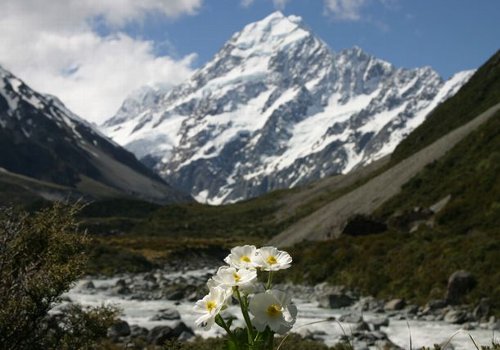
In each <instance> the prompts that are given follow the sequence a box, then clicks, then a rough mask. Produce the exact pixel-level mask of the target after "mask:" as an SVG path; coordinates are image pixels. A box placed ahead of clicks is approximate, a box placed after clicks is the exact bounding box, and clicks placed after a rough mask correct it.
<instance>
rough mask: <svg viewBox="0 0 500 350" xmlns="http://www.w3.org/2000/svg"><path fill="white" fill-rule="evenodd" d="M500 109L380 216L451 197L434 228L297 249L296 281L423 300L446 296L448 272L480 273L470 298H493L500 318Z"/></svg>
mask: <svg viewBox="0 0 500 350" xmlns="http://www.w3.org/2000/svg"><path fill="white" fill-rule="evenodd" d="M499 130H500V112H499V113H497V114H496V115H495V116H494V117H493V118H492V119H491V120H490V121H488V122H487V123H486V124H484V125H483V126H482V127H480V128H479V129H478V130H477V131H475V132H473V133H472V134H470V135H469V136H468V137H467V138H465V139H464V140H463V141H462V142H460V143H459V144H458V145H457V146H455V147H454V148H453V149H452V151H450V152H449V153H448V154H447V155H446V156H445V157H444V158H442V159H440V160H439V161H437V162H435V163H434V164H432V165H431V166H428V167H427V168H426V169H425V170H424V171H422V172H421V173H419V174H418V175H417V176H416V177H415V178H413V179H412V180H411V181H410V182H409V183H408V184H407V185H406V186H404V188H403V191H402V192H401V193H400V194H399V195H398V196H396V197H394V198H393V199H392V200H390V201H389V202H387V203H386V204H385V205H383V206H382V207H381V208H380V209H379V210H378V211H377V213H376V216H378V217H379V218H380V219H385V220H388V222H390V218H391V216H393V215H394V214H398V215H401V213H411V212H412V210H413V208H414V207H423V208H427V207H429V206H430V205H432V204H434V203H436V202H437V201H439V200H440V199H442V198H444V197H447V196H448V195H451V197H450V200H449V202H448V204H447V205H446V206H445V208H444V209H443V210H442V211H440V212H438V213H437V214H436V215H435V217H434V226H433V227H429V226H427V225H422V226H421V227H420V228H419V229H418V230H417V231H416V232H413V233H408V232H407V231H401V230H398V228H396V227H395V228H392V229H390V230H389V231H388V232H385V233H383V234H380V235H369V236H365V237H348V236H344V237H341V238H340V239H338V240H333V241H328V242H321V243H307V244H299V245H297V246H295V247H294V248H293V249H292V254H293V255H294V259H295V262H296V264H295V265H294V268H293V269H292V270H291V273H292V280H294V281H296V282H305V281H306V282H310V283H317V282H321V281H329V282H332V283H335V284H345V285H348V286H351V287H357V288H359V289H360V290H361V291H362V292H364V293H369V294H373V295H376V296H378V297H388V298H390V297H396V296H403V297H406V298H408V299H409V300H413V301H415V302H419V303H423V302H425V301H427V300H429V299H432V298H442V297H443V296H444V293H445V290H446V283H447V279H448V276H449V275H450V274H451V273H453V272H454V271H456V270H458V269H465V270H469V271H470V272H472V274H473V275H474V276H475V277H476V279H477V281H478V284H477V286H476V288H475V289H474V290H473V291H472V292H471V293H470V295H469V296H468V299H466V300H464V301H465V302H468V301H470V302H472V301H475V300H478V299H479V298H481V297H489V298H490V300H491V301H492V303H493V310H494V312H495V313H496V314H497V315H500V259H499V255H498V254H499V253H498V252H499V251H500V133H499Z"/></svg>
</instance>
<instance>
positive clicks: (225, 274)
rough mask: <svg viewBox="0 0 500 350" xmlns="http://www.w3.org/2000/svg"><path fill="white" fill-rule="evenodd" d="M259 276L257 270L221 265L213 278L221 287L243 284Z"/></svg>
mask: <svg viewBox="0 0 500 350" xmlns="http://www.w3.org/2000/svg"><path fill="white" fill-rule="evenodd" d="M256 278H257V271H255V270H247V269H235V268H234V267H229V266H221V267H219V269H218V270H217V273H216V274H215V276H214V277H212V279H213V280H214V282H215V283H217V284H218V285H219V286H220V287H223V288H227V287H236V286H243V285H246V284H248V283H250V282H252V281H254V280H255V279H256Z"/></svg>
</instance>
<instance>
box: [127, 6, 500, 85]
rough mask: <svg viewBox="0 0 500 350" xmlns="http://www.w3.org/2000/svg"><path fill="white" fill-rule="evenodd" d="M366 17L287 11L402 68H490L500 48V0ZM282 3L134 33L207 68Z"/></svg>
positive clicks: (210, 13) (364, 12) (158, 22)
mask: <svg viewBox="0 0 500 350" xmlns="http://www.w3.org/2000/svg"><path fill="white" fill-rule="evenodd" d="M363 3H366V4H365V5H361V6H360V8H359V9H358V15H359V17H358V18H355V19H354V18H342V17H341V16H336V15H335V13H327V12H326V11H325V4H324V3H323V2H322V1H320V0H289V1H288V2H287V3H286V5H285V6H284V7H281V8H280V9H281V10H282V12H283V13H284V14H285V15H290V14H296V15H299V16H301V17H302V18H303V19H304V22H305V23H306V24H307V25H308V26H309V27H310V28H311V29H312V30H313V31H314V32H315V33H316V34H317V35H318V36H319V37H320V38H321V39H323V40H324V41H325V42H326V43H328V45H329V46H330V47H331V48H332V49H333V50H334V51H338V50H341V49H343V48H349V47H352V46H354V45H357V46H360V47H361V48H362V49H364V50H365V51H367V52H369V53H371V54H373V55H375V56H377V57H379V58H382V59H385V60H387V61H389V62H391V63H393V64H395V65H396V66H401V67H418V66H424V65H429V66H432V67H433V68H434V69H436V70H437V71H438V72H439V73H440V74H441V75H442V76H443V77H445V78H447V77H449V76H450V75H452V74H454V73H456V72H458V71H460V70H465V69H471V68H475V67H477V66H479V65H480V64H482V63H483V62H484V61H485V60H486V59H487V58H488V57H489V56H491V55H492V54H493V53H494V52H495V51H496V50H498V49H500V1H498V0H476V1H473V0H437V1H436V0H413V1H410V0H406V1H405V0H400V1H396V0H394V1H374V0H372V1H369V0H368V1H365V2H363ZM276 8H277V6H275V5H273V3H272V1H270V0H255V1H254V2H253V4H251V5H248V6H247V7H244V6H242V4H241V2H238V1H236V0H213V1H208V2H206V3H204V4H203V6H202V7H201V9H200V10H199V13H198V15H196V16H190V17H185V18H182V19H180V20H176V21H165V20H163V19H162V18H159V17H157V18H154V19H152V20H150V21H148V22H147V23H145V24H143V25H139V26H137V25H136V26H131V27H130V28H129V30H130V33H133V35H139V36H143V37H146V38H149V39H152V40H154V41H155V42H157V43H159V44H160V43H162V42H165V41H168V42H169V44H168V45H165V44H163V47H162V48H161V49H160V52H162V53H167V54H174V55H179V56H183V55H186V54H189V53H192V52H194V53H197V55H198V57H197V59H196V61H195V62H194V63H195V65H196V66H199V65H202V64H204V63H206V62H207V61H208V60H209V59H210V58H211V57H212V56H213V55H214V54H215V53H216V51H217V50H218V49H219V48H220V47H221V46H222V45H223V44H224V42H225V41H226V40H227V39H229V37H230V36H231V35H232V33H234V32H236V31H239V30H240V29H241V28H242V27H243V26H244V25H245V24H247V23H250V22H254V21H257V20H259V19H261V18H263V17H265V16H266V15H268V14H269V13H270V12H272V11H274V10H275V9H276Z"/></svg>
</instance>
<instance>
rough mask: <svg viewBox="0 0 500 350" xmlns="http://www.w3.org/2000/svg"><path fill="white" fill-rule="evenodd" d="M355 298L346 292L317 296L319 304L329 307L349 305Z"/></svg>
mask: <svg viewBox="0 0 500 350" xmlns="http://www.w3.org/2000/svg"><path fill="white" fill-rule="evenodd" d="M354 301H355V299H354V298H352V297H350V296H348V295H347V294H343V293H341V294H324V295H321V296H319V297H318V302H319V306H320V307H323V308H329V309H339V308H341V307H347V306H351V305H352V304H353V303H354Z"/></svg>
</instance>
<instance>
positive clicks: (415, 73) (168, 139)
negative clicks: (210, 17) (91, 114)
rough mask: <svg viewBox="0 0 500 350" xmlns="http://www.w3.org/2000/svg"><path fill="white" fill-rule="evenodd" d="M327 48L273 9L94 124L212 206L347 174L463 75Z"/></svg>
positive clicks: (382, 150)
mask: <svg viewBox="0 0 500 350" xmlns="http://www.w3.org/2000/svg"><path fill="white" fill-rule="evenodd" d="M472 73H473V72H470V71H469V72H461V73H458V74H457V75H455V76H454V77H452V78H451V79H450V80H448V81H446V82H445V81H443V80H442V79H441V77H439V75H438V74H437V73H436V72H435V71H434V70H432V69H431V68H430V67H423V68H416V69H401V68H396V67H394V66H393V65H391V64H390V63H388V62H386V61H383V60H380V59H377V58H375V57H373V56H371V55H369V54H367V53H365V52H364V51H363V50H362V49H360V48H359V47H354V48H352V49H346V50H343V51H340V52H338V53H334V52H332V51H331V50H330V49H329V48H328V47H327V46H326V45H325V43H324V42H323V41H321V40H320V39H318V38H317V37H315V35H314V34H313V33H312V32H311V31H310V30H309V29H308V28H307V27H306V26H305V25H304V24H303V23H302V20H301V19H300V17H297V16H288V17H285V16H284V15H283V14H282V13H280V12H275V13H273V14H271V15H269V16H268V17H266V18H264V19H263V20H261V21H258V22H255V23H251V24H249V25H247V26H245V27H244V28H243V30H242V31H241V32H238V33H235V34H234V35H233V36H232V37H231V38H230V40H229V41H228V42H227V43H226V44H225V45H224V46H223V48H222V49H221V50H220V51H219V52H218V53H217V54H216V55H215V57H214V58H213V59H212V60H211V61H210V62H208V63H207V64H206V65H205V66H203V67H202V68H200V69H199V70H198V71H197V72H195V73H194V74H193V76H192V77H191V78H190V79H189V80H188V81H186V82H185V83H184V84H182V85H180V86H177V87H176V88H174V89H172V90H170V91H165V90H162V89H157V88H144V89H143V90H142V91H143V92H142V93H140V94H135V95H134V96H131V98H129V99H127V100H126V101H125V102H124V104H123V106H122V108H121V109H120V110H119V111H118V113H117V115H116V116H115V117H113V118H111V119H110V120H108V121H107V122H106V123H105V124H104V125H103V128H104V130H105V132H106V134H107V135H109V136H110V137H111V138H113V139H114V140H115V141H116V142H118V143H119V144H121V145H124V146H125V147H127V148H128V149H129V150H131V151H132V152H134V153H135V154H136V156H137V157H138V158H140V159H141V160H142V161H143V162H144V163H145V164H147V165H149V166H151V167H152V168H154V169H155V170H156V171H157V172H158V173H159V174H160V175H161V176H163V177H164V178H165V179H166V180H167V181H169V182H170V183H172V184H174V186H177V187H178V188H180V189H182V190H184V191H188V192H190V193H191V194H192V195H193V196H194V197H195V198H196V199H197V200H199V201H202V202H208V203H211V204H221V203H228V202H234V201H237V200H241V199H245V198H249V197H254V196H258V195H260V194H262V193H265V192H267V191H270V190H273V189H278V188H287V187H291V186H296V185H300V184H303V183H306V182H308V181H311V180H315V179H318V178H321V177H324V176H328V175H331V174H336V173H345V172H348V171H350V170H351V169H353V168H355V167H357V166H360V165H363V164H367V163H369V162H371V161H373V160H376V159H378V158H380V157H382V156H384V155H387V154H389V153H390V152H392V151H393V150H394V148H395V147H396V145H397V144H398V143H399V142H400V141H401V140H402V139H403V138H404V137H405V136H406V135H408V134H409V133H410V132H411V131H412V130H413V129H415V128H416V127H417V126H418V125H419V124H420V123H421V122H422V121H423V120H424V119H425V116H426V115H427V114H428V113H429V112H430V111H431V110H432V109H433V108H434V107H435V106H437V105H438V104H439V103H440V102H442V101H444V100H445V99H446V98H448V97H450V96H452V95H453V94H454V93H455V92H456V91H457V90H458V89H459V88H460V87H461V86H462V85H463V84H464V83H465V82H466V81H467V80H468V78H469V77H470V76H471V75H472Z"/></svg>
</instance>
